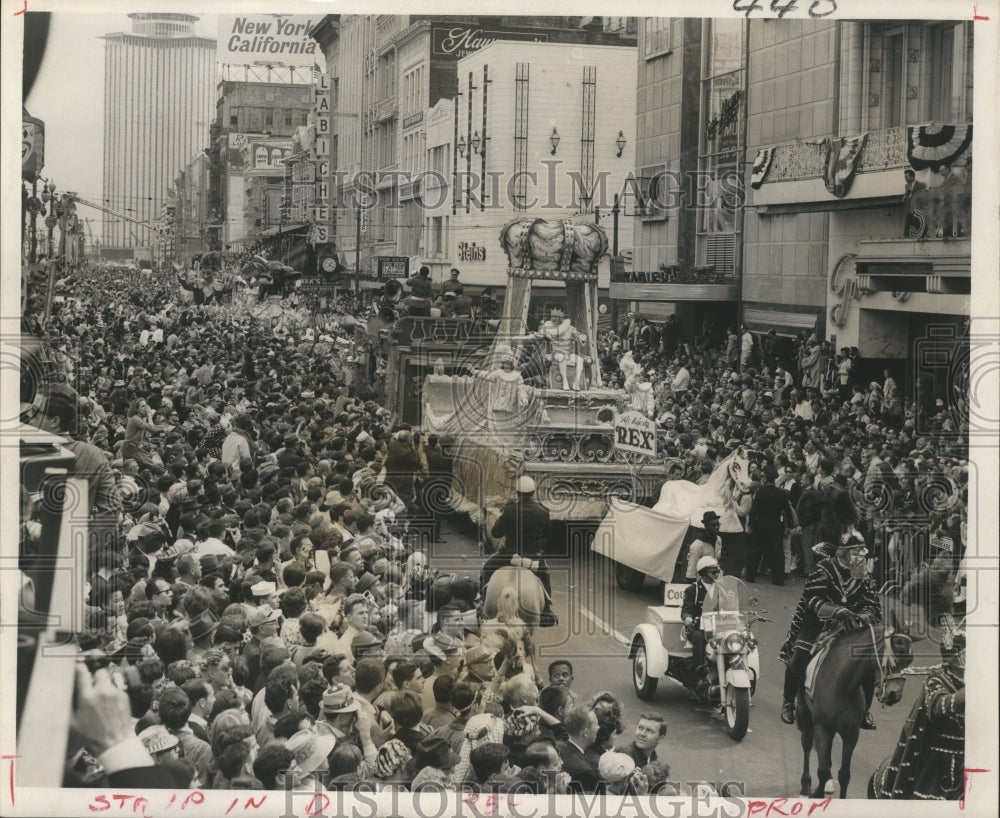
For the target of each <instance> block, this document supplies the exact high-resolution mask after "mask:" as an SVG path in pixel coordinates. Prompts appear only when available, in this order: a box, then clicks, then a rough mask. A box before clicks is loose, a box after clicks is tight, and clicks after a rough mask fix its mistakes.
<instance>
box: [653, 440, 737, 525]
mask: <svg viewBox="0 0 1000 818" xmlns="http://www.w3.org/2000/svg"><path fill="white" fill-rule="evenodd" d="M749 491H750V474H749V461H748V458H747V450H746V447H745V446H740V447H739V448H738V449H737V450H736V451H735V452H733V453H732V454H731V455H729V456H728V457H727V458H726V459H725V460H723V461H722V462H720V463H719V465H718V466H716V467H715V471H713V472H712V475H711V476H710V477H709V478H708V481H707V482H706V483H705V484H704V485H702V486H699V485H698V484H697V483H691V482H689V481H687V480H668V481H667V482H666V483H664V484H663V488H661V489H660V499H659V501H658V502H657V503H656V505H655V506H653V511H659V512H660V513H661V514H668V515H669V516H671V517H679V518H686V519H687V520H688V521H689V523H690V525H693V526H696V527H698V528H701V518H702V515H703V514H704V513H705V512H706V511H709V510H711V511H714V512H715V513H716V514H718V515H719V517H720V518H721V519H720V523H719V531H720V532H721V533H723V534H742V533H743V524H742V523H741V522H740V518H739V512H741V511H742V513H745V511H743V510H741V509H740V505H739V503H740V501H739V499H737V498H738V496H739V495H741V494H742V493H744V492H749Z"/></svg>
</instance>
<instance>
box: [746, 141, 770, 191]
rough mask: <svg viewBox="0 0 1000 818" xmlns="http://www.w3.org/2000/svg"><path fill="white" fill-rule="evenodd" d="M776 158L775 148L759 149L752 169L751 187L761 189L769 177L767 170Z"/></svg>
mask: <svg viewBox="0 0 1000 818" xmlns="http://www.w3.org/2000/svg"><path fill="white" fill-rule="evenodd" d="M772 159H774V148H761V149H760V150H759V151H757V156H756V158H755V159H754V160H753V169H752V170H751V171H750V187H752V188H753V189H754V190H760V186H761V185H762V184H764V180H765V179H766V178H767V172H768V171H769V170H770V169H771V160H772Z"/></svg>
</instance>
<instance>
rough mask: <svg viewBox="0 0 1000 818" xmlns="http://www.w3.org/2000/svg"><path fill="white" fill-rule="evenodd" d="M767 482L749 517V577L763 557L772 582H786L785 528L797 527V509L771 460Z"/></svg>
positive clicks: (750, 579) (753, 576)
mask: <svg viewBox="0 0 1000 818" xmlns="http://www.w3.org/2000/svg"><path fill="white" fill-rule="evenodd" d="M763 474H764V479H765V480H766V481H767V482H766V483H765V484H764V485H762V486H761V487H760V488H759V489H758V490H757V492H756V494H754V496H753V502H752V503H751V504H750V513H749V515H748V516H747V523H748V526H747V528H748V531H749V534H750V548H749V549H748V554H747V563H746V571H747V574H746V579H747V581H748V582H753V581H754V580H756V579H757V572H758V570H759V567H760V563H761V560H762V559H763V560H765V561H766V562H767V565H768V568H769V570H770V574H771V584H772V585H784V584H785V553H784V538H785V527H786V526H787V527H789V528H798V524H799V523H798V519H797V517H796V515H795V509H794V508H792V503H791V500H790V498H789V496H788V492H786V491H784V490H783V489H780V488H778V487H777V485H776V483H777V481H778V480H779V475H778V470H777V469H776V468H774V466H772V465H771V464H770V463H769V464H767V465H766V466H764V470H763Z"/></svg>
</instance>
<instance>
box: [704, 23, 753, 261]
mask: <svg viewBox="0 0 1000 818" xmlns="http://www.w3.org/2000/svg"><path fill="white" fill-rule="evenodd" d="M745 36H746V34H745V28H744V23H743V20H740V19H729V20H723V19H717V20H706V21H705V22H704V23H703V29H702V43H703V50H702V72H701V112H702V114H701V126H700V131H699V142H698V145H699V162H698V165H699V176H698V182H697V185H696V190H695V191H694V194H695V199H696V209H697V212H698V223H697V230H698V242H697V258H698V259H699V263H700V264H707V265H711V266H713V267H715V271H716V273H719V274H722V275H734V274H736V273H737V272H738V271H737V270H736V247H737V245H738V243H739V241H738V235H737V234H738V231H739V218H738V217H739V208H740V206H741V203H742V190H743V172H742V168H741V167H740V163H739V158H740V156H742V155H743V150H744V138H745V136H744V133H743V106H744V104H745V99H744V96H745V90H744V88H745V70H744V64H743V59H744V53H745V50H744V47H743V46H744V43H743V38H744V37H745Z"/></svg>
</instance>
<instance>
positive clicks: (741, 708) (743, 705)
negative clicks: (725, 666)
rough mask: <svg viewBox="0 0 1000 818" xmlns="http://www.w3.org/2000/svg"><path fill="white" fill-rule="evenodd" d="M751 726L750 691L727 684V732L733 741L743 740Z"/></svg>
mask: <svg viewBox="0 0 1000 818" xmlns="http://www.w3.org/2000/svg"><path fill="white" fill-rule="evenodd" d="M749 726H750V691H749V690H747V689H746V688H745V687H734V686H733V685H731V684H730V685H726V732H728V733H729V737H730V738H731V739H733V741H742V740H743V737H744V736H745V735H746V734H747V728H748V727H749Z"/></svg>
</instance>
